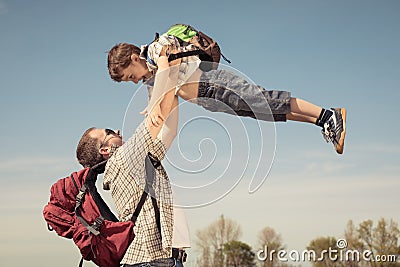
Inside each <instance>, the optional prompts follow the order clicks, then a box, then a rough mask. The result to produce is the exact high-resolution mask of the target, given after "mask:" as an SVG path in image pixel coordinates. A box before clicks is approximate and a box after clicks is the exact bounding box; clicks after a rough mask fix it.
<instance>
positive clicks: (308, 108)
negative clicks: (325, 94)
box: [288, 97, 322, 123]
mask: <svg viewBox="0 0 400 267" xmlns="http://www.w3.org/2000/svg"><path fill="white" fill-rule="evenodd" d="M290 111H291V113H295V114H299V115H303V116H307V117H311V118H314V119H315V121H314V123H315V122H316V120H317V119H318V117H319V115H320V114H321V111H322V108H321V107H319V106H316V105H314V104H312V103H310V102H307V101H305V100H302V99H300V98H293V97H292V98H291V99H290ZM288 119H290V118H288ZM307 122H308V121H307Z"/></svg>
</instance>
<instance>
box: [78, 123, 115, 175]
mask: <svg viewBox="0 0 400 267" xmlns="http://www.w3.org/2000/svg"><path fill="white" fill-rule="evenodd" d="M121 145H122V137H121V135H120V134H119V130H117V131H113V130H110V129H98V128H94V127H92V128H89V129H87V130H86V131H85V133H84V134H83V135H82V137H81V139H80V140H79V143H78V146H77V148H76V157H77V158H78V161H79V163H80V164H81V165H82V166H83V167H84V168H87V167H92V166H94V165H96V164H98V163H100V162H102V161H103V160H105V159H108V158H109V157H110V153H111V150H112V148H113V147H119V146H121Z"/></svg>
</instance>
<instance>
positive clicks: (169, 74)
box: [148, 47, 180, 126]
mask: <svg viewBox="0 0 400 267" xmlns="http://www.w3.org/2000/svg"><path fill="white" fill-rule="evenodd" d="M165 51H166V47H164V48H163V49H162V51H161V53H160V57H159V58H158V61H157V67H158V70H157V73H156V75H155V79H154V87H153V93H152V96H151V98H150V100H149V104H148V111H149V113H148V120H150V121H151V122H152V123H153V124H154V125H155V126H157V124H158V123H159V121H160V120H163V119H164V118H165V117H162V112H161V110H160V109H161V107H160V106H158V104H159V103H162V99H163V97H164V95H165V94H166V93H167V92H169V91H170V90H172V89H175V87H176V86H177V81H178V73H179V64H180V59H179V60H174V61H173V62H169V61H168V57H167V55H166V52H165Z"/></svg>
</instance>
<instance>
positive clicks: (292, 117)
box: [286, 112, 317, 124]
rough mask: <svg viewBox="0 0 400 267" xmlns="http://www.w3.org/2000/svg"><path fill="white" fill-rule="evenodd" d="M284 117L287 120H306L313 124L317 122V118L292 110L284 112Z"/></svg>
mask: <svg viewBox="0 0 400 267" xmlns="http://www.w3.org/2000/svg"><path fill="white" fill-rule="evenodd" d="M286 119H287V120H289V121H298V122H308V123H313V124H315V123H316V122H317V119H316V118H314V117H310V116H306V115H301V114H297V113H293V112H291V113H288V114H286Z"/></svg>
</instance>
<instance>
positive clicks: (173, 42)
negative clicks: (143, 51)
mask: <svg viewBox="0 0 400 267" xmlns="http://www.w3.org/2000/svg"><path fill="white" fill-rule="evenodd" d="M164 46H166V47H167V51H166V53H167V55H169V54H170V53H172V52H173V51H176V50H177V49H178V48H179V42H178V40H177V39H176V38H175V37H174V36H169V35H164V34H163V35H161V36H160V38H158V40H157V41H156V42H153V43H151V44H150V45H149V48H148V50H147V55H148V57H150V59H151V60H153V62H154V63H155V64H156V65H157V63H158V59H159V58H160V54H161V51H162V49H163V47H164Z"/></svg>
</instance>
